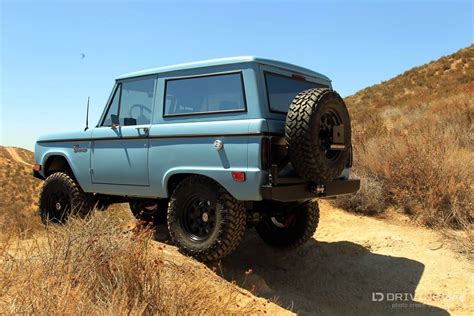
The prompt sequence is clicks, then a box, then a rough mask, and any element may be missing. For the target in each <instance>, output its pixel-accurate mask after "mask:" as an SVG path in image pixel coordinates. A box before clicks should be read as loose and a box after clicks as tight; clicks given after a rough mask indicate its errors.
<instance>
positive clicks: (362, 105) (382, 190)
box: [337, 46, 474, 248]
mask: <svg viewBox="0 0 474 316" xmlns="http://www.w3.org/2000/svg"><path fill="white" fill-rule="evenodd" d="M473 52H474V46H471V47H468V48H466V49H463V50H461V51H459V52H458V53H456V54H453V55H451V56H447V57H443V58H442V59H440V60H439V61H436V62H432V63H430V64H428V65H425V66H422V67H417V68H414V69H412V70H410V71H407V72H405V73H404V74H402V75H400V76H398V77H396V78H394V79H392V80H390V81H388V82H385V83H382V84H380V85H376V86H373V87H370V88H367V89H364V90H362V91H361V92H359V93H357V94H356V95H354V96H352V97H349V98H347V100H346V101H347V103H348V106H349V109H350V111H351V115H352V118H353V133H354V136H353V142H354V155H355V161H354V172H355V175H356V176H358V177H360V178H361V179H362V185H361V186H362V187H361V190H360V192H359V193H358V194H356V195H355V196H352V197H347V198H343V199H340V200H339V201H338V202H337V203H338V204H339V205H340V206H343V207H346V208H348V209H351V210H354V211H357V212H362V213H367V214H378V213H383V212H384V211H385V210H387V209H389V208H393V207H395V208H398V209H401V210H403V211H404V212H406V213H407V214H410V215H412V216H413V217H414V218H415V219H416V220H418V221H419V222H421V223H423V224H425V225H427V226H430V227H437V228H443V229H444V228H457V229H459V228H461V229H464V230H466V235H467V238H465V240H468V241H469V240H470V242H469V243H471V242H472V225H473V219H474V212H473V210H474V203H473V196H474V177H473V173H472V170H474V138H473V135H474V133H473V132H474V98H473V91H471V90H472V78H474V57H473ZM466 78H470V79H469V80H468V79H466ZM430 80H431V81H433V82H431V83H430ZM420 82H421V83H422V84H418V83H420ZM428 83H429V84H428ZM470 247H471V248H472V244H471V245H470Z"/></svg>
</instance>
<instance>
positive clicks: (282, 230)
mask: <svg viewBox="0 0 474 316" xmlns="http://www.w3.org/2000/svg"><path fill="white" fill-rule="evenodd" d="M318 223H319V207H318V203H317V202H316V201H310V202H306V203H303V204H299V205H293V206H289V209H287V210H285V211H284V212H281V213H278V214H269V215H266V216H264V217H263V218H262V219H261V220H260V222H259V223H258V225H257V227H256V229H257V232H258V234H259V236H260V237H261V238H262V240H263V241H264V242H265V243H267V244H268V245H270V246H273V247H276V248H296V247H298V246H301V245H302V244H304V243H305V242H306V241H308V240H309V239H310V238H311V237H313V235H314V233H315V232H316V228H317V227H318Z"/></svg>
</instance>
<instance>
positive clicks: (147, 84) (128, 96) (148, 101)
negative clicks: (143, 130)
mask: <svg viewBox="0 0 474 316" xmlns="http://www.w3.org/2000/svg"><path fill="white" fill-rule="evenodd" d="M155 81H156V79H155V78H147V79H139V80H133V81H126V82H123V83H122V97H121V102H120V113H119V120H120V125H123V126H127V125H143V124H150V119H151V113H152V108H153V96H154V92H155Z"/></svg>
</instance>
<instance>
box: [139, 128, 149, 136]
mask: <svg viewBox="0 0 474 316" xmlns="http://www.w3.org/2000/svg"><path fill="white" fill-rule="evenodd" d="M135 129H136V130H137V131H138V134H140V130H142V131H143V134H144V135H148V132H149V131H150V128H148V127H135Z"/></svg>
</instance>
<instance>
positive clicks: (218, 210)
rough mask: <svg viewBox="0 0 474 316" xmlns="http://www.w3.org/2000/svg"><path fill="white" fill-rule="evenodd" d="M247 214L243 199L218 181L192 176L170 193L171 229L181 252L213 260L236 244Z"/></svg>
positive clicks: (241, 235) (242, 230) (223, 255)
mask: <svg viewBox="0 0 474 316" xmlns="http://www.w3.org/2000/svg"><path fill="white" fill-rule="evenodd" d="M246 215H247V214H246V210H245V207H244V205H243V203H242V202H240V201H238V200H236V199H235V198H234V197H232V196H231V195H230V194H229V193H228V192H227V191H226V190H225V189H224V188H223V187H221V186H220V185H219V184H217V183H216V182H214V181H213V180H211V179H209V178H206V177H202V176H190V177H188V178H186V179H184V180H183V181H181V182H180V183H179V184H178V186H177V187H176V189H175V190H174V192H173V194H172V195H171V199H170V203H169V208H168V230H169V233H170V236H171V239H172V240H173V242H174V243H175V244H176V245H177V246H178V248H179V250H180V251H181V252H183V253H184V254H186V255H189V256H192V257H195V258H196V259H198V260H201V261H214V260H218V259H221V258H223V257H225V256H227V255H228V254H230V253H231V252H232V251H234V250H235V249H236V248H237V246H238V245H239V243H240V240H241V239H242V237H243V235H244V232H245V227H246V218H247V216H246Z"/></svg>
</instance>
